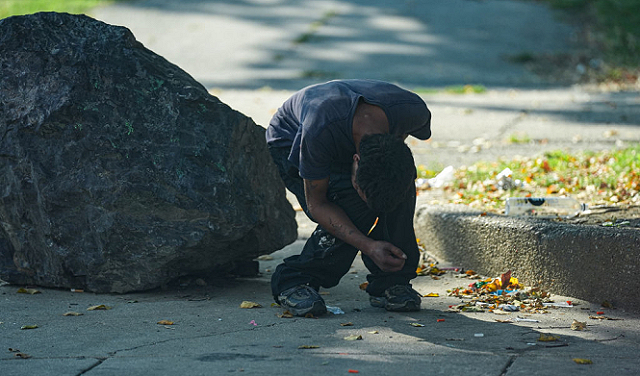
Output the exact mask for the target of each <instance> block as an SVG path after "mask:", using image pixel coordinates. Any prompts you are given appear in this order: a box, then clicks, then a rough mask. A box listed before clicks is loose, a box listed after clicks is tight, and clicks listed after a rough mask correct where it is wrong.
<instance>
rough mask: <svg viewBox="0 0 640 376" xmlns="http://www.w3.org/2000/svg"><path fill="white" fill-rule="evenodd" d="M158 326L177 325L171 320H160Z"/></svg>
mask: <svg viewBox="0 0 640 376" xmlns="http://www.w3.org/2000/svg"><path fill="white" fill-rule="evenodd" d="M156 324H158V325H174V324H175V323H174V322H173V321H169V320H160V321H158V322H157V323H156Z"/></svg>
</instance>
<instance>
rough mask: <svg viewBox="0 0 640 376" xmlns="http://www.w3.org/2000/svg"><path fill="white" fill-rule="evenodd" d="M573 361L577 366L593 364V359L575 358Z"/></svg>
mask: <svg viewBox="0 0 640 376" xmlns="http://www.w3.org/2000/svg"><path fill="white" fill-rule="evenodd" d="M573 361H574V362H576V363H577V364H593V362H592V361H591V359H582V358H573Z"/></svg>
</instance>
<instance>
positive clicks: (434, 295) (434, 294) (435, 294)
mask: <svg viewBox="0 0 640 376" xmlns="http://www.w3.org/2000/svg"><path fill="white" fill-rule="evenodd" d="M439 296H440V294H438V293H437V292H430V293H428V294H427V295H423V297H425V298H437V297H439Z"/></svg>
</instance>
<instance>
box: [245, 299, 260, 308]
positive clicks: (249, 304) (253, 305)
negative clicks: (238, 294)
mask: <svg viewBox="0 0 640 376" xmlns="http://www.w3.org/2000/svg"><path fill="white" fill-rule="evenodd" d="M240 308H244V309H251V308H262V305H260V304H258V303H256V302H250V301H248V300H245V301H243V302H242V303H240Z"/></svg>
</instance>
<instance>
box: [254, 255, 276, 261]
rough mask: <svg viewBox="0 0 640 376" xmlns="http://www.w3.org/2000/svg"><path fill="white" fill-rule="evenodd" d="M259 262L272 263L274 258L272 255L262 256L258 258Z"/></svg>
mask: <svg viewBox="0 0 640 376" xmlns="http://www.w3.org/2000/svg"><path fill="white" fill-rule="evenodd" d="M258 260H260V261H270V260H273V256H271V255H262V256H259V257H258Z"/></svg>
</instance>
